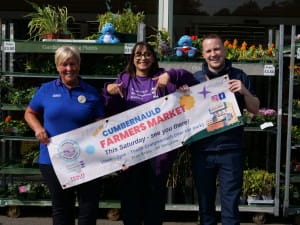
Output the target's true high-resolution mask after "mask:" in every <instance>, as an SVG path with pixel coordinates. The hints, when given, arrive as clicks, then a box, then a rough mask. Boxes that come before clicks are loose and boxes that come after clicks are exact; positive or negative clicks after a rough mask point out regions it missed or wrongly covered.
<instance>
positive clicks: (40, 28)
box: [25, 0, 74, 40]
mask: <svg viewBox="0 0 300 225" xmlns="http://www.w3.org/2000/svg"><path fill="white" fill-rule="evenodd" d="M25 1H26V2H27V3H28V4H30V5H31V6H32V7H33V9H35V12H32V13H29V14H27V15H25V17H29V18H31V20H30V21H29V23H28V28H29V31H28V34H29V35H30V37H31V38H32V39H35V40H36V39H38V40H41V39H42V38H43V36H45V35H46V34H56V35H59V34H60V33H68V22H69V21H70V20H73V21H74V17H72V16H69V15H68V10H67V8H66V7H61V8H60V7H54V6H51V5H47V6H44V7H40V6H39V5H38V4H36V3H34V2H30V1H27V0H25Z"/></svg>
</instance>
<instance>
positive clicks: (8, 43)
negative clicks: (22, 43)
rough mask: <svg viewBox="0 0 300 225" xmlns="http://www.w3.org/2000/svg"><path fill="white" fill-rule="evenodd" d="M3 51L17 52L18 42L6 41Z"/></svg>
mask: <svg viewBox="0 0 300 225" xmlns="http://www.w3.org/2000/svg"><path fill="white" fill-rule="evenodd" d="M3 51H4V52H8V53H12V52H16V44H15V42H14V41H4V45H3Z"/></svg>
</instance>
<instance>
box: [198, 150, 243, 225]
mask: <svg viewBox="0 0 300 225" xmlns="http://www.w3.org/2000/svg"><path fill="white" fill-rule="evenodd" d="M192 172H193V177H194V180H195V184H196V188H197V191H198V201H199V215H200V224H201V225H217V216H216V210H215V209H216V205H215V200H216V189H217V188H216V185H217V184H216V182H217V179H218V185H219V188H220V198H221V218H222V224H223V225H239V224H240V219H239V210H238V205H239V199H240V193H241V189H242V182H243V151H242V150H241V149H232V150H222V151H201V150H200V149H193V150H192Z"/></svg>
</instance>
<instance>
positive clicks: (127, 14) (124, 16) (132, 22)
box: [98, 9, 145, 34]
mask: <svg viewBox="0 0 300 225" xmlns="http://www.w3.org/2000/svg"><path fill="white" fill-rule="evenodd" d="M144 18H145V15H144V12H138V13H133V12H132V11H131V9H123V12H122V13H119V12H117V13H113V12H106V13H104V14H101V15H98V21H99V27H98V29H99V32H101V29H102V27H103V26H104V24H106V23H111V24H113V25H114V27H115V31H116V32H119V33H130V34H136V33H137V26H138V24H139V23H142V22H143V21H144Z"/></svg>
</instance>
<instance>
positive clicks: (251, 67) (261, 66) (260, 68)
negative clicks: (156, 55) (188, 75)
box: [159, 61, 277, 76]
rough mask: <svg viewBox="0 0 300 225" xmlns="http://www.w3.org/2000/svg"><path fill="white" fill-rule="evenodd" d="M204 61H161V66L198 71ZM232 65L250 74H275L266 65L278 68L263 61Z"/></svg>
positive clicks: (234, 63)
mask: <svg viewBox="0 0 300 225" xmlns="http://www.w3.org/2000/svg"><path fill="white" fill-rule="evenodd" d="M202 63H203V61H199V62H183V61H180V62H174V61H173V62H165V61H162V62H159V66H160V67H162V68H165V69H171V68H183V69H186V70H188V71H191V72H196V71H199V70H201V69H202ZM232 65H233V66H234V67H237V68H239V69H241V70H243V71H244V72H245V73H246V74H248V75H249V76H275V73H274V74H273V73H272V74H270V73H267V72H266V67H271V68H272V69H274V72H275V69H276V67H277V66H276V65H275V64H273V63H262V62H255V63H238V62H233V63H232Z"/></svg>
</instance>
